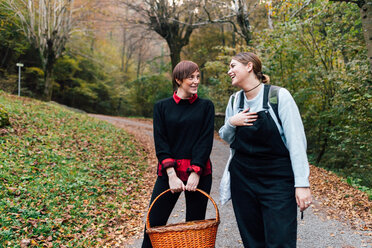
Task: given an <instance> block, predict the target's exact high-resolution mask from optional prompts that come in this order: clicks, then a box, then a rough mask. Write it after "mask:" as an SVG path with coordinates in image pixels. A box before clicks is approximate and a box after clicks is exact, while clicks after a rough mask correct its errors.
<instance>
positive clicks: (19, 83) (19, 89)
mask: <svg viewBox="0 0 372 248" xmlns="http://www.w3.org/2000/svg"><path fill="white" fill-rule="evenodd" d="M16 65H17V66H18V96H21V67H23V64H22V63H17V64H16Z"/></svg>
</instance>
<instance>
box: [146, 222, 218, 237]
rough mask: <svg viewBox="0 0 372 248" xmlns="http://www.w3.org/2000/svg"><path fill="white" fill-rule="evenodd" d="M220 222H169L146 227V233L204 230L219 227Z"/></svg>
mask: <svg viewBox="0 0 372 248" xmlns="http://www.w3.org/2000/svg"><path fill="white" fill-rule="evenodd" d="M219 224H220V221H216V219H207V220H196V221H188V222H181V223H175V224H169V225H165V226H155V227H150V228H149V229H146V233H147V234H152V233H165V232H183V231H189V230H203V229H207V228H211V227H218V225H219Z"/></svg>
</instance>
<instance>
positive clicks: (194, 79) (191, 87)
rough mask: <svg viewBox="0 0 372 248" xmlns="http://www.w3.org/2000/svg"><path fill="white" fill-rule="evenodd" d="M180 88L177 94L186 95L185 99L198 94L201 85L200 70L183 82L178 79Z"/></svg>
mask: <svg viewBox="0 0 372 248" xmlns="http://www.w3.org/2000/svg"><path fill="white" fill-rule="evenodd" d="M176 81H177V84H178V85H179V86H178V90H177V92H178V93H180V94H182V95H184V96H185V97H191V96H192V95H194V94H196V93H197V92H198V86H199V83H200V72H199V70H196V71H194V72H193V73H192V74H190V75H189V76H188V77H186V78H184V79H183V80H182V81H181V80H179V79H176Z"/></svg>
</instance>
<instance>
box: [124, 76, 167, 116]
mask: <svg viewBox="0 0 372 248" xmlns="http://www.w3.org/2000/svg"><path fill="white" fill-rule="evenodd" d="M127 87H128V91H127V94H126V95H125V98H124V99H123V101H124V102H125V104H123V103H122V104H121V108H123V109H124V111H125V113H126V114H127V115H134V116H144V117H152V113H153V105H154V103H155V102H156V101H158V100H160V99H163V98H166V97H169V96H171V95H172V92H173V89H172V83H171V81H170V80H169V78H168V77H166V76H164V75H153V76H145V77H141V78H139V79H137V80H135V81H133V82H130V83H128V84H127Z"/></svg>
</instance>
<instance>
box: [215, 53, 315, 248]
mask: <svg viewBox="0 0 372 248" xmlns="http://www.w3.org/2000/svg"><path fill="white" fill-rule="evenodd" d="M228 74H229V76H230V77H231V79H232V85H234V86H236V87H238V88H240V89H241V90H240V91H238V92H237V93H235V94H233V96H231V97H230V100H229V103H228V106H227V108H226V117H225V124H224V126H222V127H221V129H220V131H219V134H220V136H221V138H222V139H224V140H225V141H227V142H228V143H229V144H230V147H231V156H230V159H229V162H228V164H227V168H226V169H225V173H224V177H228V178H227V180H225V179H226V178H223V179H222V181H221V187H220V192H221V193H222V192H225V193H224V194H221V200H222V202H223V203H224V202H226V201H227V200H229V198H230V196H231V199H232V203H233V208H234V212H235V216H236V219H237V223H238V227H239V231H240V235H241V237H242V240H243V244H244V247H253V248H258V247H296V240H297V206H298V207H299V209H300V211H301V212H302V211H304V210H305V209H306V208H308V207H309V206H310V204H311V201H312V199H311V192H310V188H309V186H310V185H309V164H308V160H307V155H306V137H305V132H304V128H303V124H302V121H301V116H300V113H299V111H298V108H297V105H296V103H295V101H294V100H293V98H292V96H291V94H290V93H289V92H288V91H287V90H286V89H284V88H280V87H277V86H271V85H268V83H269V81H270V79H269V77H268V76H267V75H264V74H263V73H262V64H261V61H260V59H259V58H258V57H257V55H255V54H254V53H248V52H244V53H239V54H237V55H236V56H234V57H233V58H232V60H231V62H230V70H229V71H228ZM270 88H271V90H272V89H277V90H278V91H277V99H278V100H279V102H277V113H278V114H277V115H276V114H275V110H274V109H273V106H272V105H273V104H270V103H271V101H270V100H269V98H270V96H271V95H270V96H269V93H270V92H271V91H270ZM222 182H228V183H222ZM226 192H228V193H227V194H226Z"/></svg>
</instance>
